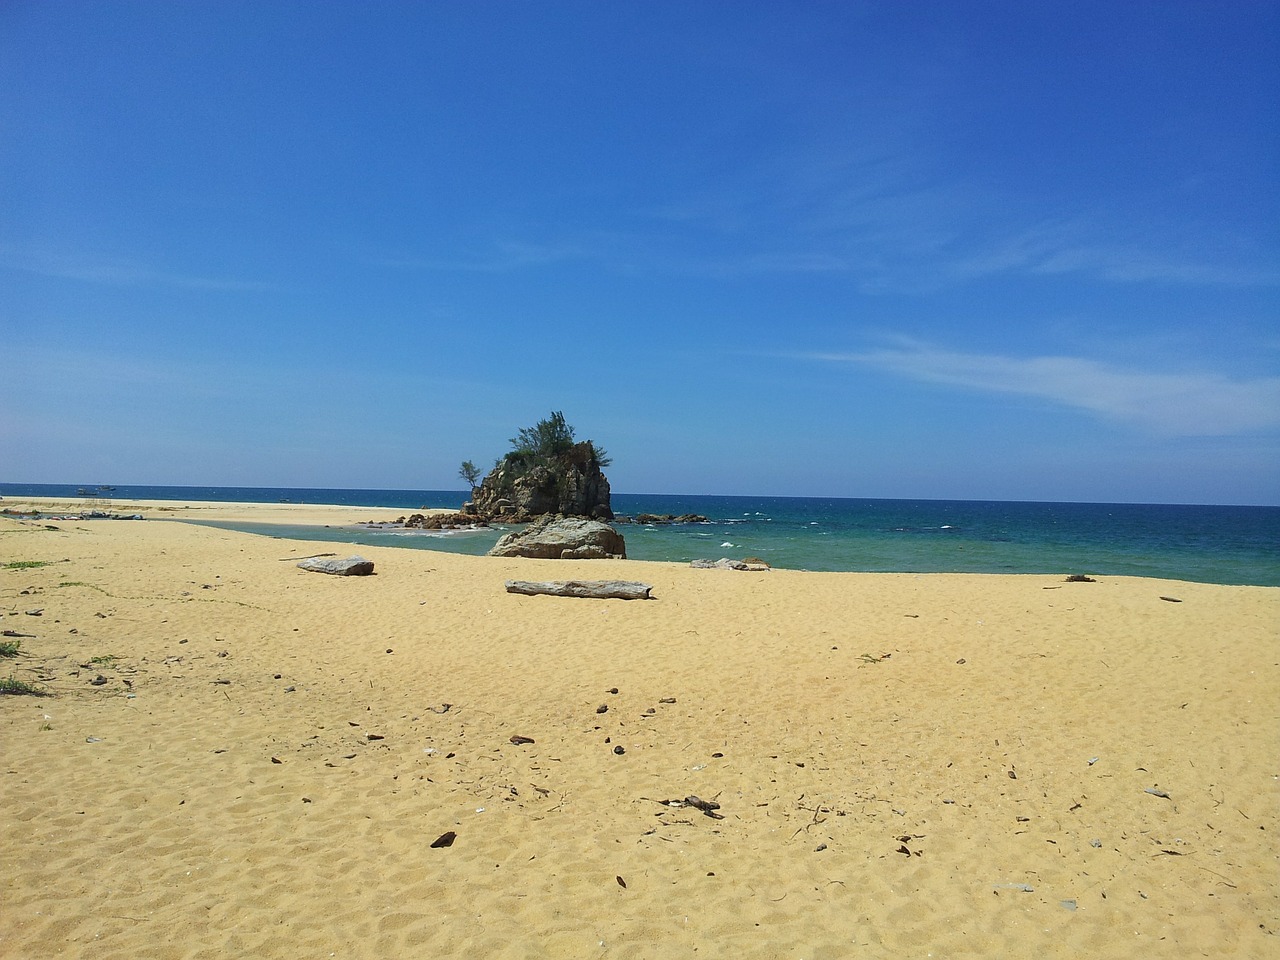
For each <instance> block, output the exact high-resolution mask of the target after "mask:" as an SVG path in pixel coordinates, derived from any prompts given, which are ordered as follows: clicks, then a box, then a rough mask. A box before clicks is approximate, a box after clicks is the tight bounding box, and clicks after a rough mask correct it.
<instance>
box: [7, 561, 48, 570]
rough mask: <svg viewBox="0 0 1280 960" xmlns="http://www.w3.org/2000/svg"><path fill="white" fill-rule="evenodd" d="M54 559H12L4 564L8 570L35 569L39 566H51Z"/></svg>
mask: <svg viewBox="0 0 1280 960" xmlns="http://www.w3.org/2000/svg"><path fill="white" fill-rule="evenodd" d="M53 564H54V561H53V560H10V561H9V562H8V563H6V564H4V568H5V569H6V570H35V569H36V568H37V567H51V566H53Z"/></svg>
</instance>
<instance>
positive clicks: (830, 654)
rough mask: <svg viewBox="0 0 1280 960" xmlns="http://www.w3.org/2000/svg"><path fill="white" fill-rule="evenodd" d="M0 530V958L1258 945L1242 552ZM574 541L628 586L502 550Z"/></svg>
mask: <svg viewBox="0 0 1280 960" xmlns="http://www.w3.org/2000/svg"><path fill="white" fill-rule="evenodd" d="M6 503H8V502H6ZM114 506H115V505H114V504H113V507H114ZM170 506H172V505H170ZM271 509H274V508H271ZM342 510H343V511H344V513H343V516H352V515H355V512H354V511H353V510H352V508H342ZM195 512H196V508H195V507H193V508H192V510H191V511H185V512H183V514H182V515H184V516H185V515H187V513H195ZM391 512H393V513H394V512H395V511H391ZM382 513H383V514H386V513H387V511H383V512H382ZM322 522H327V521H322ZM49 526H52V527H56V528H57V529H49V528H48V527H49ZM329 550H336V551H338V552H339V553H340V554H341V555H347V554H349V553H360V554H362V555H364V556H366V557H368V558H369V559H372V560H374V561H375V562H376V564H377V574H376V576H373V577H365V578H342V577H330V576H324V575H320V574H315V573H308V572H305V571H302V570H299V569H298V568H297V567H296V565H295V562H294V558H297V557H302V556H306V555H309V554H312V553H315V552H317V551H329ZM14 561H45V562H48V565H46V566H41V567H23V568H14V567H12V566H9V567H8V568H6V569H0V591H2V593H0V611H2V612H3V613H4V614H5V615H4V617H3V618H0V626H3V627H4V628H5V629H6V630H12V631H14V632H17V633H23V634H35V636H34V637H32V638H23V639H22V650H21V655H20V656H19V657H18V658H16V660H10V661H7V662H5V663H0V676H7V675H9V674H10V673H12V674H13V676H15V677H17V678H19V679H23V680H27V681H31V682H34V683H37V684H39V685H40V686H42V687H43V688H44V689H47V690H48V691H49V693H50V694H51V696H48V697H44V698H39V699H37V698H34V697H29V696H7V697H3V698H0V758H2V769H0V773H2V778H0V804H2V809H3V812H4V815H3V819H2V820H0V823H3V829H2V831H0V866H2V867H3V871H2V873H0V878H2V879H0V956H4V957H5V958H10V957H12V958H27V957H33V958H34V957H57V956H67V957H93V958H113V957H119V958H126V957H127V958H134V957H184V958H187V957H191V958H195V957H210V958H212V957H328V956H336V957H344V958H351V957H361V958H362V957H369V958H374V957H377V958H384V957H415V958H416V957H511V958H540V957H546V958H580V957H581V958H595V957H646V958H650V957H656V958H668V957H674V958H684V957H694V956H697V957H779V958H782V957H786V958H801V957H802V958H806V960H814V958H844V957H928V956H932V957H964V956H987V957H1116V958H1119V957H1134V956H1142V957H1148V958H1149V957H1170V958H1173V957H1177V958H1182V957H1201V956H1206V957H1227V956H1233V957H1268V956H1272V957H1274V956H1277V955H1280V938H1278V937H1277V934H1278V933H1280V893H1278V891H1280V868H1278V865H1277V854H1278V853H1280V817H1278V816H1277V813H1278V811H1280V808H1278V806H1277V774H1278V773H1280V769H1278V767H1280V735H1278V734H1280V719H1278V715H1280V682H1278V679H1280V666H1278V665H1277V661H1278V660H1280V655H1278V653H1277V635H1278V632H1280V590H1277V589H1273V588H1256V587H1223V586H1210V585H1202V584H1192V583H1178V582H1169V581H1156V580H1144V579H1123V578H1104V579H1103V580H1102V581H1101V582H1098V583H1064V582H1062V578H1060V577H1046V576H958V575H931V576H912V575H865V574H813V573H790V572H783V571H772V572H764V573H737V572H728V571H718V570H692V569H689V568H687V567H684V566H681V565H675V564H658V563H639V562H627V561H617V562H614V561H575V562H570V561H528V560H499V559H492V558H477V557H465V556H457V555H452V554H444V553H433V552H429V551H418V550H410V549H398V548H380V547H364V546H361V547H347V546H344V545H332V544H316V543H301V542H291V541H281V540H274V539H267V538H262V537H254V536H250V535H247V534H239V533H233V532H228V531H223V530H218V529H213V528H208V527H202V526H197V525H193V524H185V523H172V522H154V521H143V522H128V521H119V522H115V521H64V522H56V523H51V524H48V525H46V523H44V522H23V521H17V520H11V519H0V563H5V564H10V565H11V564H12V563H13V562H14ZM574 577H577V578H591V579H605V578H622V579H633V580H643V581H645V582H648V583H652V584H653V586H654V591H653V592H654V595H655V596H656V598H657V599H654V600H649V601H631V602H627V601H617V600H614V601H597V600H580V599H563V598H553V597H526V596H516V595H512V594H507V593H506V592H505V591H504V589H503V581H504V580H506V579H510V578H518V579H533V580H542V579H566V578H574ZM1162 596H1164V597H1173V598H1176V599H1178V600H1180V601H1182V602H1180V603H1174V602H1170V601H1168V600H1164V599H1161V598H1162ZM36 610H41V611H42V613H41V614H40V615H39V616H35V615H32V614H30V613H28V611H36ZM97 677H102V678H104V679H105V682H103V683H100V684H99V685H94V684H93V682H92V681H94V680H95V679H96V678H97ZM615 688H616V690H617V692H616V693H614V692H612V691H613V690H614V689H615ZM601 707H607V711H605V712H599V709H600V708H601ZM513 736H520V737H530V738H532V739H533V741H534V742H533V743H526V744H520V745H516V744H513V743H512V742H511V739H510V738H511V737H513ZM615 747H622V748H623V749H624V750H625V752H624V753H623V754H621V755H618V754H616V753H615V752H614V748H615ZM1152 790H1154V791H1159V792H1160V793H1163V794H1167V796H1159V795H1157V794H1155V793H1152V792H1149V791H1152ZM691 795H693V796H697V797H699V798H702V799H704V800H710V801H715V802H718V803H719V804H720V807H719V810H718V811H717V812H718V813H719V814H720V815H721V816H722V817H723V819H712V818H711V817H708V816H705V815H704V814H703V813H702V812H700V811H699V810H697V809H694V808H691V807H688V806H685V807H677V806H670V805H663V804H662V803H661V801H664V800H682V799H683V798H685V797H687V796H691ZM446 832H453V833H455V834H456V840H455V842H454V843H453V845H452V846H451V847H447V848H433V847H432V842H433V841H435V840H436V839H437V838H438V837H440V836H441V835H443V834H445V833H446ZM624 884H625V885H624Z"/></svg>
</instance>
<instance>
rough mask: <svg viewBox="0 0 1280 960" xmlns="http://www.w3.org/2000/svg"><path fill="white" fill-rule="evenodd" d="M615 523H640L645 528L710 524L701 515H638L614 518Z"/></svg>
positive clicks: (708, 520) (707, 519)
mask: <svg viewBox="0 0 1280 960" xmlns="http://www.w3.org/2000/svg"><path fill="white" fill-rule="evenodd" d="M613 522H614V523H639V524H643V525H644V526H663V525H668V524H675V523H710V522H711V520H710V519H709V518H707V517H704V516H703V515H702V514H700V513H682V514H679V515H676V514H674V513H637V514H636V515H635V516H634V517H614V518H613Z"/></svg>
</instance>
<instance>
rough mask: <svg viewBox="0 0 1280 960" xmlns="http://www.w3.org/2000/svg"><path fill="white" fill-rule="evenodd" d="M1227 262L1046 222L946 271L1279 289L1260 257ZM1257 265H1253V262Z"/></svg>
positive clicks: (1102, 228) (1276, 273)
mask: <svg viewBox="0 0 1280 960" xmlns="http://www.w3.org/2000/svg"><path fill="white" fill-rule="evenodd" d="M1229 259H1230V262H1226V261H1225V260H1221V259H1220V260H1213V259H1209V258H1206V257H1204V256H1202V255H1200V254H1198V253H1196V252H1195V251H1186V250H1178V249H1170V248H1169V245H1168V243H1167V241H1164V240H1163V239H1161V238H1156V237H1145V238H1144V237H1134V236H1129V237H1123V236H1118V231H1117V230H1115V229H1114V228H1109V227H1107V226H1106V225H1105V224H1103V223H1101V222H1098V223H1086V222H1084V221H1080V220H1077V221H1073V222H1046V223H1042V224H1038V225H1036V226H1033V227H1028V228H1027V229H1024V230H1022V231H1020V232H1017V233H1014V234H1011V235H1009V236H1006V237H1004V238H997V239H993V240H990V241H987V242H985V243H977V244H975V245H974V246H973V249H971V250H970V251H969V252H967V253H964V254H960V255H958V256H954V257H953V258H952V259H951V260H950V262H949V264H948V266H947V267H946V272H947V274H948V275H950V276H952V277H954V278H957V279H970V278H974V277H981V276H991V275H995V274H1004V273H1026V274H1040V275H1052V274H1079V275H1081V276H1085V277H1088V278H1092V279H1095V280H1105V281H1110V282H1113V283H1144V282H1156V283H1170V284H1188V285H1205V286H1226V287H1268V286H1276V285H1280V270H1277V269H1275V268H1274V267H1273V266H1267V265H1263V264H1262V263H1261V262H1260V261H1258V258H1257V257H1256V256H1252V255H1242V256H1240V257H1232V258H1229ZM1251 261H1252V262H1251Z"/></svg>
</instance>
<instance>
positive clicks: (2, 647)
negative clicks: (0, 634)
mask: <svg viewBox="0 0 1280 960" xmlns="http://www.w3.org/2000/svg"><path fill="white" fill-rule="evenodd" d="M20 646H22V641H21V640H0V657H16V656H17V655H18V648H19V647H20Z"/></svg>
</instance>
